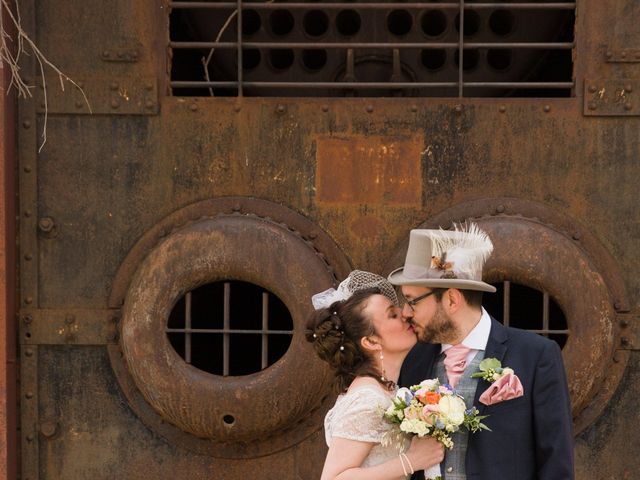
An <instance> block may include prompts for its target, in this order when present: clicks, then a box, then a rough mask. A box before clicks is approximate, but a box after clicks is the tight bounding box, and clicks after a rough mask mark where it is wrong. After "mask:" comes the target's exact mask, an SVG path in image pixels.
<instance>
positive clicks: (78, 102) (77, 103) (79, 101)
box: [76, 100, 84, 108]
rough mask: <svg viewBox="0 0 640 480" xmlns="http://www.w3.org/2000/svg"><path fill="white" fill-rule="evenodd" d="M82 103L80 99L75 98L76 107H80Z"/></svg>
mask: <svg viewBox="0 0 640 480" xmlns="http://www.w3.org/2000/svg"><path fill="white" fill-rule="evenodd" d="M82 105H84V103H82V101H81V100H76V108H82Z"/></svg>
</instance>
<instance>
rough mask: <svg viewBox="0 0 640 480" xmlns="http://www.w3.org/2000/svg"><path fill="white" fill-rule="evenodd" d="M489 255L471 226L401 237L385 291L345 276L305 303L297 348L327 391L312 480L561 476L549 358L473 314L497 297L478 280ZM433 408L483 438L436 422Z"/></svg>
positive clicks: (563, 461) (556, 363)
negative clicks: (334, 393)
mask: <svg viewBox="0 0 640 480" xmlns="http://www.w3.org/2000/svg"><path fill="white" fill-rule="evenodd" d="M492 251H493V244H492V242H491V240H490V238H489V237H488V235H487V234H486V233H485V232H483V231H482V230H481V229H480V228H479V227H478V226H477V225H475V224H473V223H470V224H466V225H464V226H460V225H458V226H456V227H455V230H452V231H444V230H422V229H419V230H412V231H411V233H410V239H409V247H408V250H407V255H406V260H405V264H404V266H403V267H401V268H398V269H396V270H394V271H393V272H391V273H390V274H389V276H388V278H387V279H385V278H383V277H381V276H379V275H376V274H373V273H369V272H363V271H360V270H355V271H353V272H351V273H350V274H349V276H348V277H347V278H346V279H345V280H344V281H343V282H342V283H340V285H339V286H338V288H337V289H329V290H327V291H325V292H321V293H319V294H316V295H314V296H313V298H312V302H313V305H314V308H315V312H314V314H313V316H312V317H311V318H310V319H309V321H308V324H307V336H306V338H307V340H308V341H309V342H310V343H311V345H312V346H313V348H314V349H315V351H316V353H317V354H318V356H319V357H320V358H321V359H322V360H324V361H325V362H327V363H328V364H329V366H330V367H331V369H332V370H333V371H334V373H335V386H336V389H337V390H338V392H339V396H338V398H337V400H336V403H335V405H334V406H333V408H332V409H331V410H329V412H328V413H327V415H326V417H325V422H324V427H325V437H326V441H327V445H328V447H329V450H328V453H327V457H326V459H325V463H324V467H323V470H322V476H321V480H334V479H336V480H337V479H339V480H358V479H366V480H392V479H407V478H409V477H411V478H413V479H423V478H425V476H424V471H425V470H426V471H427V472H428V473H427V478H433V479H435V478H438V479H445V480H467V479H468V480H572V479H573V478H574V476H573V435H572V431H571V428H572V417H571V403H570V399H569V392H568V388H567V380H566V375H565V370H564V365H563V361H562V355H561V351H560V348H559V347H558V345H557V344H556V343H555V342H554V341H552V340H549V339H547V338H544V337H542V336H539V335H537V334H535V333H532V332H528V331H525V330H519V329H516V328H510V327H505V326H503V325H502V324H501V323H499V322H498V321H496V320H495V319H494V318H492V317H491V316H490V315H489V314H488V313H487V312H486V310H485V309H484V308H483V307H482V295H483V292H495V291H496V289H495V288H494V287H493V286H492V285H489V284H487V283H485V282H483V281H482V269H483V266H484V264H485V261H486V259H487V258H488V257H489V256H490V255H491V252H492ZM396 289H397V290H396ZM400 387H402V388H400ZM427 387H428V388H431V389H432V390H433V391H430V392H427V391H426V390H428V388H427ZM445 396H447V397H449V399H450V400H451V398H455V400H456V401H457V402H458V403H460V402H461V401H463V402H464V406H463V409H464V407H466V409H465V410H464V416H465V419H466V418H467V415H476V416H477V420H479V419H481V420H482V427H483V428H482V429H479V430H480V431H475V430H474V431H470V430H468V429H465V428H458V427H452V428H450V427H449V426H448V424H446V423H442V422H441V421H440V420H439V419H440V418H445V417H446V415H445V413H446V412H444V407H443V405H445V403H443V401H442V398H443V397H445ZM418 400H420V401H418ZM437 402H440V403H437ZM447 405H451V402H449V403H447ZM416 406H417V407H416ZM423 407H424V408H423ZM447 408H449V407H447ZM389 412H395V413H393V415H394V417H393V418H394V419H396V420H397V421H396V424H394V423H393V422H391V421H389ZM443 412H444V413H443ZM405 419H406V420H407V422H405V421H404V420H405ZM436 419H438V420H436ZM408 420H412V421H413V423H411V422H409V421H408ZM400 422H401V423H400ZM397 423H400V429H399V430H398V425H397ZM409 423H411V424H412V425H418V424H420V425H422V426H423V427H422V428H423V430H421V431H417V430H411V429H408V428H406V427H405V425H408V424H409ZM392 432H395V434H392ZM435 432H438V435H446V438H447V439H449V440H446V441H443V440H442V438H445V437H438V436H437V435H436V434H435ZM443 443H444V444H445V445H446V448H445V447H444V446H443ZM434 469H435V470H434ZM434 471H435V472H436V474H435V475H434V474H433V473H432V472H434Z"/></svg>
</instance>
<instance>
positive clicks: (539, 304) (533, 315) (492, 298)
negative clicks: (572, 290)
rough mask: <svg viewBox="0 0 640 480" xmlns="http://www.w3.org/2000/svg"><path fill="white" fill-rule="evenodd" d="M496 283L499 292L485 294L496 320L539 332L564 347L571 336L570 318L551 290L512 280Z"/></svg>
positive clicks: (484, 301)
mask: <svg viewBox="0 0 640 480" xmlns="http://www.w3.org/2000/svg"><path fill="white" fill-rule="evenodd" d="M493 286H494V287H496V288H497V291H496V293H495V294H491V295H484V296H483V305H484V307H485V308H486V310H487V311H488V312H489V313H490V314H491V315H492V316H493V317H494V318H495V319H496V320H499V321H501V322H502V323H503V324H504V325H507V326H511V327H516V328H522V329H525V330H529V331H531V332H534V333H538V334H540V335H543V336H545V337H548V338H550V339H552V340H555V341H556V342H557V343H558V345H560V348H562V347H564V345H565V343H567V338H568V337H569V329H568V327H567V320H566V318H565V316H564V313H563V312H562V310H561V309H560V307H559V306H558V304H557V303H556V302H555V301H554V300H553V299H552V298H551V297H550V296H549V293H548V292H545V291H539V290H536V289H533V288H529V287H525V286H524V285H519V284H517V283H512V282H510V281H508V280H506V281H504V282H502V283H501V284H493Z"/></svg>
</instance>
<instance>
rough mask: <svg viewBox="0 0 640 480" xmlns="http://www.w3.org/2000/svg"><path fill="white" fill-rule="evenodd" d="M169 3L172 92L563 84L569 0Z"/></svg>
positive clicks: (416, 93) (512, 89) (561, 90)
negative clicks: (564, 0) (518, 0)
mask: <svg viewBox="0 0 640 480" xmlns="http://www.w3.org/2000/svg"><path fill="white" fill-rule="evenodd" d="M169 5H170V7H171V9H170V18H169V26H170V43H169V46H170V51H171V88H172V92H173V95H176V96H315V97H317V96H328V97H332V96H333V97H340V96H366V97H381V96H410V97H505V96H515V97H568V96H571V95H572V94H573V86H574V82H573V56H572V53H573V48H574V23H575V8H576V4H575V2H560V1H541V2H517V1H515V2H514V1H507V0H502V1H498V2H491V3H486V2H478V1H474V2H471V1H466V2H465V1H464V0H459V1H457V2H456V1H450V2H437V1H429V2H407V3H388V2H371V3H365V2H348V3H347V2H340V1H337V2H326V1H321V2H317V1H309V0H306V1H299V2H284V1H281V0H280V1H278V0H276V1H274V0H271V1H266V2H259V1H243V0H237V1H235V2H230V1H224V0H209V1H200V2H188V1H172V2H170V3H169ZM461 26H462V27H461Z"/></svg>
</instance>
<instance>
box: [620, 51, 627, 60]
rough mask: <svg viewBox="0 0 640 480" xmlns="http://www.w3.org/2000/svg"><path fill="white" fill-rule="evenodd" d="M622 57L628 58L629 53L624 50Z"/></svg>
mask: <svg viewBox="0 0 640 480" xmlns="http://www.w3.org/2000/svg"><path fill="white" fill-rule="evenodd" d="M620 56H621V57H622V58H627V52H625V51H624V50H623V51H622V53H621V54H620Z"/></svg>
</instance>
